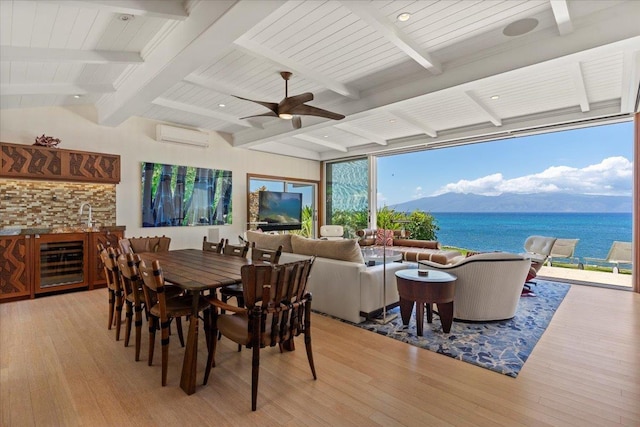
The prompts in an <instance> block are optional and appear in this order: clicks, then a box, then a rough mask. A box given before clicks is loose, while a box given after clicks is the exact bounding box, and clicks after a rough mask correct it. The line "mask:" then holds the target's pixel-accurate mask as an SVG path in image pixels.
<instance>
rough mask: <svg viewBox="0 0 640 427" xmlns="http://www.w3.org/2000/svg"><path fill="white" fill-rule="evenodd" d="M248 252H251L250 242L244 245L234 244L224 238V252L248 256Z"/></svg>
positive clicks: (243, 256)
mask: <svg viewBox="0 0 640 427" xmlns="http://www.w3.org/2000/svg"><path fill="white" fill-rule="evenodd" d="M247 252H249V242H247V243H245V244H244V245H232V244H230V243H229V239H224V247H223V248H222V253H223V254H225V255H232V256H239V257H242V258H246V257H247Z"/></svg>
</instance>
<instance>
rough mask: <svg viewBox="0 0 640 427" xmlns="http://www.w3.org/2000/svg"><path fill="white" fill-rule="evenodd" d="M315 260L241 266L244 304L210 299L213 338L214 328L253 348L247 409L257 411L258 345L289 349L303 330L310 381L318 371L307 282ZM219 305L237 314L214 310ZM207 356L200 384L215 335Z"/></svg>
mask: <svg viewBox="0 0 640 427" xmlns="http://www.w3.org/2000/svg"><path fill="white" fill-rule="evenodd" d="M314 259H315V257H314V258H311V259H306V260H302V261H297V262H292V263H287V264H281V265H264V264H263V265H256V264H249V265H245V266H243V267H242V268H241V270H240V271H241V276H242V286H243V292H244V300H245V302H246V308H237V307H233V306H230V305H228V304H226V303H223V302H222V301H220V300H218V299H217V298H216V297H215V296H212V297H210V299H209V302H211V304H213V305H214V307H216V309H215V310H214V316H213V319H214V321H213V331H212V336H213V337H215V336H216V335H217V332H218V330H219V331H220V333H222V335H225V336H226V337H228V338H230V339H232V340H233V341H235V342H237V343H238V344H242V345H245V346H247V348H252V349H253V354H252V363H251V366H252V370H251V409H252V410H253V411H255V410H256V406H257V400H258V377H259V373H260V349H261V348H262V347H267V346H269V347H272V346H275V345H276V344H278V345H279V346H280V351H282V350H283V349H287V350H293V349H294V343H293V338H294V337H296V336H298V335H300V334H301V333H304V344H305V348H306V351H307V359H308V361H309V367H310V368H311V373H312V375H313V379H316V378H317V376H316V369H315V366H314V363H313V352H312V349H311V294H310V293H309V292H307V280H308V278H309V273H310V272H311V267H312V266H313V262H314ZM218 308H219V309H227V310H231V311H235V312H236V314H232V315H229V314H218ZM211 341H212V345H211V347H210V350H209V357H208V358H207V368H206V370H205V374H204V384H206V383H207V381H208V378H209V374H210V372H211V366H215V351H216V346H217V344H216V342H217V340H216V339H212V340H211Z"/></svg>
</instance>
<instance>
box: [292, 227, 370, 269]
mask: <svg viewBox="0 0 640 427" xmlns="http://www.w3.org/2000/svg"><path fill="white" fill-rule="evenodd" d="M291 246H292V248H293V253H294V254H301V255H315V256H318V257H322V258H330V259H337V260H341V261H350V262H357V263H359V264H364V258H362V251H361V250H360V245H358V241H357V240H355V239H343V240H315V239H307V238H306V237H301V236H298V235H295V234H292V235H291Z"/></svg>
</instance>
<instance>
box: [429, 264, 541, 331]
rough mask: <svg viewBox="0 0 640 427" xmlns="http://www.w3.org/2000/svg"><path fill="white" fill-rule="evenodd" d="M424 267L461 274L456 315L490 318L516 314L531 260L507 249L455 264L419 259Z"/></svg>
mask: <svg viewBox="0 0 640 427" xmlns="http://www.w3.org/2000/svg"><path fill="white" fill-rule="evenodd" d="M418 264H419V268H420V269H422V270H438V271H446V272H447V273H451V274H453V275H454V276H456V277H457V280H456V284H455V287H456V291H455V296H454V298H453V317H454V319H459V320H472V321H490V320H504V319H510V318H512V317H513V316H514V315H515V313H516V309H517V308H518V301H520V293H521V292H522V284H523V283H524V280H525V278H526V277H527V273H528V272H529V268H530V266H531V260H530V259H527V258H525V257H523V256H521V255H516V254H511V253H506V252H489V253H482V254H477V255H473V256H470V257H468V258H464V259H462V260H460V261H458V262H457V263H455V264H449V265H442V264H438V263H434V262H430V261H419V263H418Z"/></svg>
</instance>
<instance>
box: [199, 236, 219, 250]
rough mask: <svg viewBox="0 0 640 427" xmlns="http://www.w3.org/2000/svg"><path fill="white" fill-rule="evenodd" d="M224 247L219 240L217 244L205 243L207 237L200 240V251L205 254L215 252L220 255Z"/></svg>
mask: <svg viewBox="0 0 640 427" xmlns="http://www.w3.org/2000/svg"><path fill="white" fill-rule="evenodd" d="M223 247H224V239H220V241H219V242H218V243H213V242H207V236H204V238H203V239H202V250H203V251H206V252H216V253H219V254H221V253H222V248H223Z"/></svg>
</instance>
